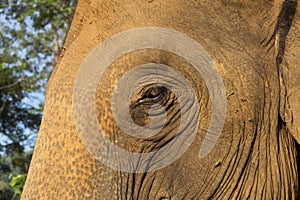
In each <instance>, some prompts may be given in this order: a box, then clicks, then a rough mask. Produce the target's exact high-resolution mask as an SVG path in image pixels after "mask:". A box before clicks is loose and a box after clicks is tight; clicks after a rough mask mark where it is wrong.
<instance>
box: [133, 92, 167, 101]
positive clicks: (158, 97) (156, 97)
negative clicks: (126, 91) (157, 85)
mask: <svg viewBox="0 0 300 200" xmlns="http://www.w3.org/2000/svg"><path fill="white" fill-rule="evenodd" d="M163 93H164V92H159V93H158V95H157V96H155V97H154V98H149V97H147V98H141V99H140V100H138V103H143V102H146V101H155V100H158V99H160V98H161V97H162V96H163Z"/></svg>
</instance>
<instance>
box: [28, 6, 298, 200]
mask: <svg viewBox="0 0 300 200" xmlns="http://www.w3.org/2000/svg"><path fill="white" fill-rule="evenodd" d="M299 30H300V9H299V5H298V4H297V0H263V1H261V0H252V1H250V0H215V1H208V0H203V1H200V0H190V1H183V0H173V1H171V0H140V1H134V0H123V1H119V0H109V1H106V0H101V1H100V0H93V1H87V0H86V1H84V0H79V2H78V5H77V9H76V12H75V16H74V19H73V22H72V25H71V28H70V31H69V33H68V37H67V40H66V43H65V46H64V49H63V51H62V53H61V56H60V60H59V62H58V64H57V67H56V68H55V71H54V72H53V74H52V76H51V78H50V80H49V83H48V86H47V93H46V103H45V108H44V115H43V120H42V124H41V128H40V132H39V134H38V140H37V143H36V147H35V150H34V155H33V159H32V163H31V166H30V170H29V174H28V179H27V181H26V185H25V189H24V192H23V195H22V198H23V199H219V198H220V199H246V198H250V199H271V198H274V199H297V198H299V166H300V165H299V158H300V157H299V152H300V151H299V142H300V134H299V133H300V132H299V131H300V114H299V113H300V103H299V100H300V84H299V82H298V81H299V80H300V34H299Z"/></svg>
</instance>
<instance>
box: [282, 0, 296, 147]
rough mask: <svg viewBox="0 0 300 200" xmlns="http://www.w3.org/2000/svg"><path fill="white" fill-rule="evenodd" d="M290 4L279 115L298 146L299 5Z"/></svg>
mask: <svg viewBox="0 0 300 200" xmlns="http://www.w3.org/2000/svg"><path fill="white" fill-rule="evenodd" d="M290 2H294V5H293V6H294V7H295V8H296V9H295V10H294V15H290V16H289V17H290V18H289V20H291V22H292V23H291V27H290V29H289V32H288V34H287V37H286V39H285V46H284V51H283V54H284V55H283V59H282V63H281V65H280V69H281V70H280V71H281V72H283V73H282V76H283V79H282V80H284V82H285V83H284V85H285V89H286V90H285V91H286V92H285V95H284V96H285V99H284V101H285V103H284V106H281V111H282V112H281V114H282V115H283V116H282V118H283V121H285V123H286V125H287V128H288V129H289V131H290V133H291V134H292V135H293V136H294V138H295V139H296V141H297V142H298V144H300V5H299V4H298V5H297V1H290ZM281 99H282V98H281ZM282 100H283V99H282ZM282 107H284V108H282Z"/></svg>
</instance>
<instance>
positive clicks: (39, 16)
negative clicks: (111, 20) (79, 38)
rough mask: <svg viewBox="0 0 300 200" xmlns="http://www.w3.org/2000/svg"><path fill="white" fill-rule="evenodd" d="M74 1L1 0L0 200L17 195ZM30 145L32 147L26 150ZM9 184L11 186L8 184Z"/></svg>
mask: <svg viewBox="0 0 300 200" xmlns="http://www.w3.org/2000/svg"><path fill="white" fill-rule="evenodd" d="M76 3H77V0H61V1H56V0H1V1H0V199H14V198H15V199H18V198H19V195H20V193H21V191H22V188H23V184H24V181H25V177H26V175H25V174H26V173H27V170H28V166H29V162H30V159H31V154H28V153H25V152H26V151H28V150H30V149H32V147H33V144H34V141H35V138H36V134H37V132H38V129H39V124H40V121H41V115H42V114H41V113H42V112H41V110H42V107H43V104H42V102H43V100H44V88H45V84H46V82H47V80H48V78H49V76H50V74H51V72H52V70H53V68H54V66H55V63H56V61H57V58H58V55H59V53H60V49H62V45H63V43H64V38H65V36H66V32H67V30H68V28H69V25H70V23H71V19H72V16H73V12H74V9H75V6H76ZM30 147H31V148H30ZM9 182H10V185H9Z"/></svg>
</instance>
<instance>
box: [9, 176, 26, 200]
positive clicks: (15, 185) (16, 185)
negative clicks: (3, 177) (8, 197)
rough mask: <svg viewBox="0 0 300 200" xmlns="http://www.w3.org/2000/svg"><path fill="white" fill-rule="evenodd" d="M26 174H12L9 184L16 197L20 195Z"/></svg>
mask: <svg viewBox="0 0 300 200" xmlns="http://www.w3.org/2000/svg"><path fill="white" fill-rule="evenodd" d="M26 177H27V175H26V174H21V175H18V176H12V179H11V181H10V183H9V185H10V186H11V187H12V189H13V190H14V191H15V194H14V195H15V196H17V197H21V194H22V191H23V188H24V184H25V181H26Z"/></svg>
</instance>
